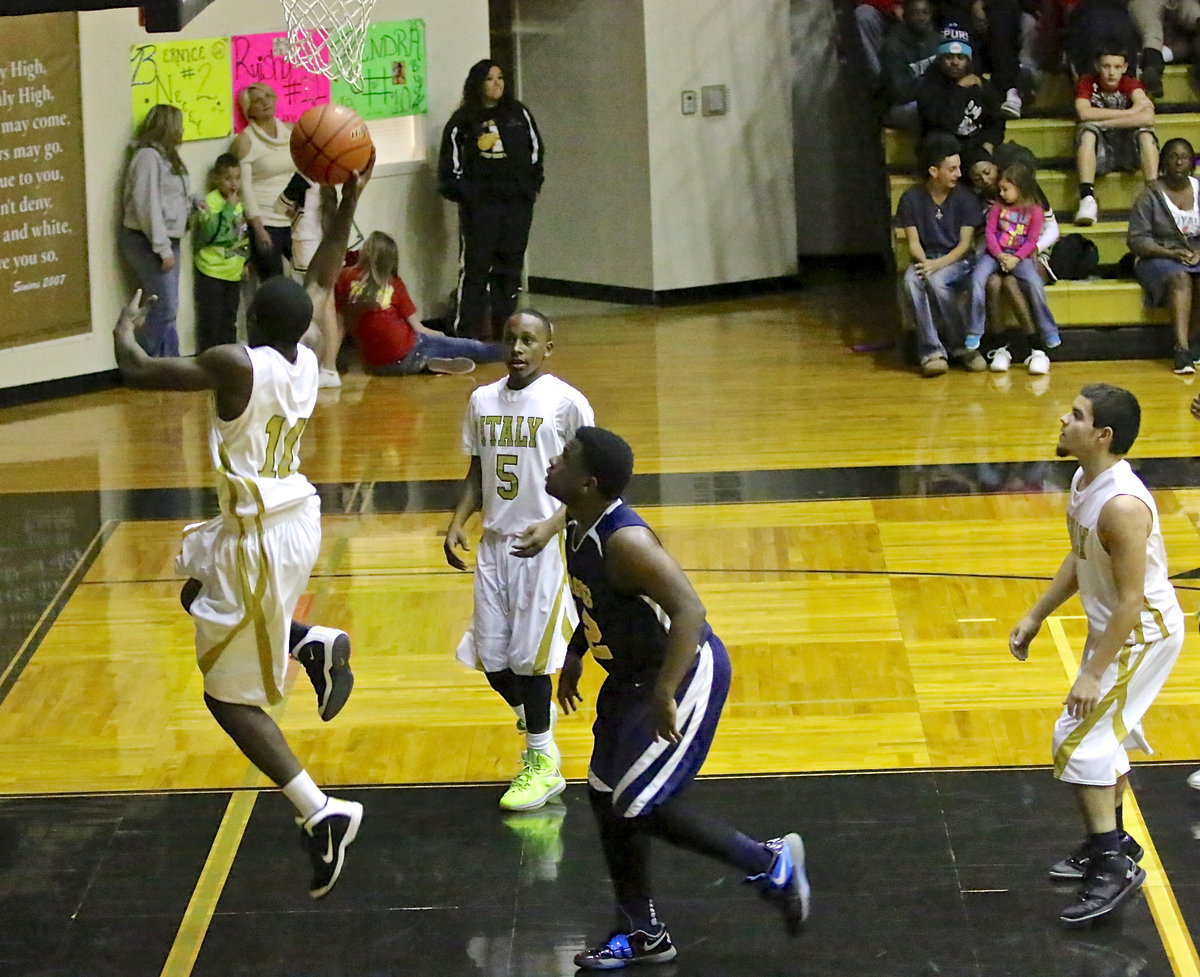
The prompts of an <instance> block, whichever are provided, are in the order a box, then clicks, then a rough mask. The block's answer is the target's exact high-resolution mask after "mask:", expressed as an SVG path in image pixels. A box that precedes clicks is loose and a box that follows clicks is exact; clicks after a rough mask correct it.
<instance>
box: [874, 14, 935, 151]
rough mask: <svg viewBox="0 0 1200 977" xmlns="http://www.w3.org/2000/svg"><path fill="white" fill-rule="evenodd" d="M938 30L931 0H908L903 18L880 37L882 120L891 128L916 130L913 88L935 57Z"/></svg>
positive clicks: (915, 100)
mask: <svg viewBox="0 0 1200 977" xmlns="http://www.w3.org/2000/svg"><path fill="white" fill-rule="evenodd" d="M941 40H942V36H941V33H940V32H939V31H938V30H937V28H936V27H934V24H933V2H932V0H908V2H907V3H906V4H905V5H904V19H903V20H902V21H901V22H900V23H898V24H895V25H893V26H892V28H891V29H890V30H889V31H888V33H887V37H885V38H884V39H883V49H882V50H881V51H880V60H881V61H882V63H883V90H884V94H885V95H886V96H887V99H888V109H887V112H886V113H885V114H884V117H883V124H884V125H886V126H891V127H892V128H893V129H903V130H905V131H907V132H917V131H918V130H919V129H920V127H921V121H920V119H919V118H918V117H917V89H918V88H919V87H920V85H921V76H922V75H923V74H925V71H926V69H928V68H929V66H930V65H931V64H933V59H934V58H936V57H937V50H938V45H939V44H940V43H941Z"/></svg>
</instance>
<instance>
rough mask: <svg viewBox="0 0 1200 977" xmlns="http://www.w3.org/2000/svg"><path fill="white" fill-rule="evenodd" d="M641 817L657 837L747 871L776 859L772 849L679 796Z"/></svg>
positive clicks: (765, 869)
mask: <svg viewBox="0 0 1200 977" xmlns="http://www.w3.org/2000/svg"><path fill="white" fill-rule="evenodd" d="M643 818H644V819H645V822H646V828H647V830H648V831H649V832H650V833H651V834H653V835H654V836H655V837H656V838H662V840H663V841H666V842H669V843H670V844H672V845H674V846H675V847H676V848H686V849H687V850H688V851H694V852H696V853H697V854H699V855H707V856H708V857H709V858H715V859H717V860H718V861H722V862H725V863H726V864H729V865H732V866H733V867H734V868H738V869H741V871H743V872H744V873H745V874H746V875H759V874H761V873H763V872H769V871H770V870H771V864H772V863H773V862H774V861H775V855H774V853H773V852H771V850H770V849H769V848H765V847H763V845H762V843H761V842H758V841H755V840H754V839H753V838H750V837H748V836H746V835H744V834H742V833H741V832H740V831H738V830H737V829H736V828H733V827H731V826H730V825H728V824H726V823H725V822H724V821H718V820H717V819H716V818H714V817H711V816H710V815H708V814H705V813H704V812H703V811H698V810H696V809H695V808H693V807H692V806H691V805H690V804H688V803H687V802H686V801H684V800H683V799H682V798H680V797H672V798H671V799H670V800H668V801H667V802H665V803H663V804H660V805H658V807H656V808H654V810H653V811H651V812H650V813H649V814H647V815H643Z"/></svg>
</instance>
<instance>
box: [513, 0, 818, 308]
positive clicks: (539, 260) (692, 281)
mask: <svg viewBox="0 0 1200 977" xmlns="http://www.w3.org/2000/svg"><path fill="white" fill-rule="evenodd" d="M518 12H519V21H518V30H519V36H520V39H521V43H520V74H521V79H522V84H523V95H524V99H525V101H526V102H528V104H529V106H530V108H531V109H532V110H533V112H534V113H535V115H536V116H537V118H538V121H539V124H540V125H541V126H542V128H543V129H544V130H545V133H546V142H547V156H546V159H547V178H546V189H545V190H544V192H543V196H542V198H541V200H539V202H538V207H537V209H536V211H535V214H534V222H533V235H532V238H531V243H530V249H529V272H530V274H531V275H535V276H540V277H545V278H557V279H563V280H566V281H576V282H587V283H593V284H602V285H617V286H625V287H632V288H641V289H650V290H654V291H663V290H668V289H676V288H689V287H695V286H705V285H715V284H724V283H728V282H738V281H747V280H753V279H759V278H772V277H776V276H780V275H788V274H792V273H794V272H795V271H796V231H795V196H794V184H793V174H792V105H791V64H790V60H789V58H790V33H789V29H788V28H789V24H788V16H789V2H788V0H603V2H596V0H521V2H520V4H519V7H518ZM716 84H723V85H725V86H727V88H728V90H729V96H730V111H729V113H728V114H727V115H724V116H711V117H705V116H703V115H701V114H700V113H699V112H697V114H695V115H687V116H685V115H683V114H682V112H681V109H680V95H681V93H682V92H683V91H684V90H685V89H691V90H694V91H696V92H697V93H699V91H700V88H701V86H703V85H716ZM647 229H648V233H649V236H648V237H647Z"/></svg>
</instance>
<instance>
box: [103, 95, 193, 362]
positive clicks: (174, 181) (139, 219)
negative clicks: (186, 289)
mask: <svg viewBox="0 0 1200 977" xmlns="http://www.w3.org/2000/svg"><path fill="white" fill-rule="evenodd" d="M181 142H183V113H182V112H181V111H180V110H179V109H178V108H176V107H175V106H174V105H155V106H154V107H153V108H152V109H151V110H150V111H149V113H148V114H147V115H146V118H144V119H143V120H142V124H141V125H140V126H138V130H137V135H136V136H135V137H134V140H133V146H132V150H133V154H132V156H131V157H130V160H129V166H128V168H127V169H126V171H125V185H124V188H123V192H122V201H123V214H122V220H121V231H120V234H119V235H118V244H119V247H120V250H121V254H123V255H124V256H125V260H126V261H128V262H129V265H130V267H131V268H132V269H133V273H134V275H136V276H137V280H138V287H139V288H141V290H142V294H143V295H146V296H150V295H157V296H158V300H157V301H156V302H155V303H154V304H153V305H151V307H150V311H149V313H148V314H147V315H146V322H145V325H144V326H143V327H142V328H141V330H140V332H139V335H138V342H139V343H140V344H141V347H142V349H144V350H145V351H146V352H147V353H148V354H149V355H150V356H178V355H179V334H178V332H176V329H175V317H176V313H177V312H178V309H179V240H180V238H182V237H183V235H184V233H185V232H186V231H187V228H188V220H189V218H190V217H191V215H192V211H193V209H194V208H195V202H194V201H193V199H192V196H191V193H190V191H189V189H188V172H187V167H186V166H184V165H183V160H182V159H180V158H179V144H180V143H181Z"/></svg>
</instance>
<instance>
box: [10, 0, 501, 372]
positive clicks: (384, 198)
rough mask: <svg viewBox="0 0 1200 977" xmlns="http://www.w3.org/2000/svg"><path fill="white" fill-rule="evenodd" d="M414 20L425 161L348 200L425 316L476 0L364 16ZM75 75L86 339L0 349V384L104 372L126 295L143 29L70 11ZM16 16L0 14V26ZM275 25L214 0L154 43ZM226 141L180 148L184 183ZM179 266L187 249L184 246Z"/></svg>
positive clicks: (448, 226) (407, 3)
mask: <svg viewBox="0 0 1200 977" xmlns="http://www.w3.org/2000/svg"><path fill="white" fill-rule="evenodd" d="M413 17H420V18H423V19H424V20H425V27H426V57H427V62H428V80H427V88H428V93H429V126H428V132H427V138H428V143H429V152H428V162H427V163H426V165H424V166H410V167H406V168H405V167H401V168H400V169H402V170H404V172H400V173H397V174H395V175H391V176H387V175H378V176H377V177H376V178H375V179H374V180H372V182H371V183H370V184H369V185H368V187H367V189H366V191H365V193H364V195H363V200H362V201H361V203H360V205H359V211H358V218H357V222H358V225H359V227H360V228H361V229H362V231H363V232H364V233H370V232H371V231H373V230H383V231H386V232H388V233H389V234H391V235H393V236H394V237H395V238H396V240H397V242H398V244H399V245H400V268H401V275H402V276H403V277H404V279H405V281H406V283H407V284H408V286H409V289H410V291H411V292H412V295H413V299H414V300H415V301H416V302H417V303H418V305H419V306H420V307H421V310H422V312H426V310H429V311H435V310H436V306H437V305H438V304H439V303H440V302H441V301H442V298H443V296H444V295H445V294H446V293H448V292H449V290H450V288H451V287H452V285H453V283H454V278H455V274H456V269H457V260H458V243H457V215H456V213H455V212H454V210H453V208H452V207H451V206H450V205H448V204H445V203H444V202H443V201H442V199H441V198H440V197H439V196H438V195H437V190H436V188H435V170H436V165H437V150H438V143H439V141H440V138H441V130H442V126H443V125H444V123H445V121H446V119H447V118H449V116H450V113H451V112H452V111H453V110H454V108H455V107H456V106H457V105H458V102H459V100H460V98H461V96H462V82H463V78H464V77H465V76H466V73H467V69H468V68H469V67H470V66H471V65H472V64H473V63H474V62H475V61H477V60H479V59H480V58H482V57H486V56H487V53H488V12H487V0H453V2H452V3H450V2H445V0H426V2H421V0H378V3H377V4H376V6H375V11H374V14H373V19H374V20H376V21H388V20H406V19H408V18H413ZM79 20H80V22H79V34H80V62H81V66H80V70H81V74H82V83H83V130H84V162H85V169H86V181H87V220H88V254H89V274H90V279H91V303H92V326H93V331H92V333H91V334H89V335H84V336H75V337H72V338H69V339H63V340H56V341H54V342H48V343H38V344H35V345H31V346H23V347H19V348H17V349H11V350H3V351H0V388H5V387H12V386H17V385H20V384H27V383H36V382H39V381H44V380H54V379H59V378H62V377H72V376H81V375H85V374H89V373H96V372H99V371H103V370H108V369H111V368H112V367H114V366H115V361H114V359H113V355H112V339H111V328H112V323H113V321H114V320H115V318H116V314H117V311H118V309H119V308H120V306H121V304H122V303H123V302H124V301H125V300H126V298H127V292H128V288H129V280H128V279H127V277H126V273H125V271H124V268H123V267H122V263H121V260H120V258H119V256H118V254H117V244H116V241H117V227H118V225H119V223H120V186H121V175H122V171H123V167H124V164H125V160H126V153H125V146H126V144H127V142H128V140H129V138H130V136H131V134H132V130H131V125H130V93H129V65H128V52H129V48H130V46H131V45H133V44H138V43H145V42H146V40H147V38H149V37H150V36H151V35H148V34H146V33H145V31H144V30H142V29H141V28H140V27H139V26H138V24H137V11H136V10H134V9H131V8H122V9H117V10H102V11H94V12H84V13H81V14H80V15H79ZM19 23H20V21H19V20H18V19H13V18H2V19H0V28H3V29H5V30H9V29H14V28H16V27H18V25H19ZM284 28H285V24H284V20H283V13H282V8H281V7H280V6H279V5H278V2H277V0H254V2H252V3H247V2H245V0H214V2H213V3H212V5H211V6H209V7H208V8H207V9H206V10H205V11H203V12H202V13H201V14H200V15H199V16H198V17H197V18H196V19H195V20H193V21H192V23H191V24H189V25H188V26H187V27H186V28H184V30H183V31H182V32H181V33H179V34H177V35H175V34H169V35H157V36H158V37H160V38H163V39H186V38H203V37H221V36H228V35H231V34H252V33H258V32H266V31H276V30H283V29H284ZM226 146H227V140H215V139H214V140H204V141H197V142H188V143H185V144H184V145H183V147H182V149H181V155H182V156H183V159H184V162H185V163H186V164H187V166H188V169H189V170H190V171H191V175H192V182H193V186H194V188H195V189H196V190H197V191H199V190H201V189H202V188H203V181H204V174H205V173H206V172H207V170H208V167H209V166H210V165H211V163H212V161H213V159H215V158H216V156H217V155H218V154H219V153H220V152H222V151H223V150H224V149H225V148H226ZM184 248H185V250H184V264H185V266H186V268H190V263H191V261H190V252H189V251H188V250H187V244H186V242H185V245H184ZM179 298H180V303H179V306H180V315H179V332H180V342H181V346H182V347H183V349H184V350H190V349H192V348H193V336H194V331H195V330H194V315H193V310H192V300H191V279H190V275H189V274H188V272H187V271H186V270H185V272H184V278H183V281H182V283H181V288H180V297H179Z"/></svg>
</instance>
